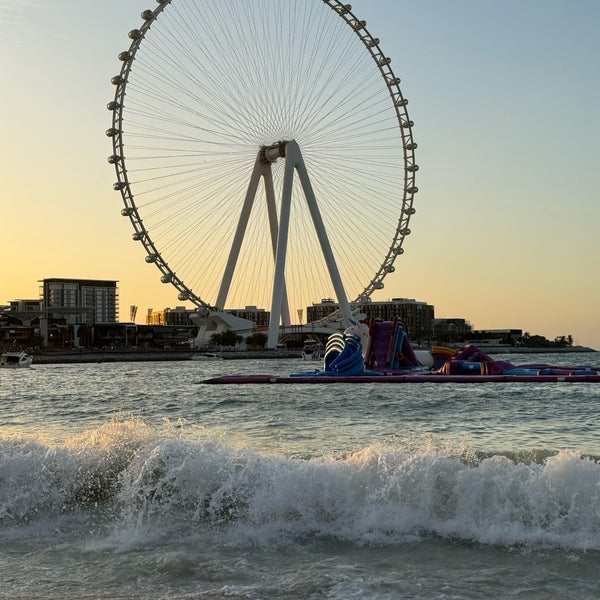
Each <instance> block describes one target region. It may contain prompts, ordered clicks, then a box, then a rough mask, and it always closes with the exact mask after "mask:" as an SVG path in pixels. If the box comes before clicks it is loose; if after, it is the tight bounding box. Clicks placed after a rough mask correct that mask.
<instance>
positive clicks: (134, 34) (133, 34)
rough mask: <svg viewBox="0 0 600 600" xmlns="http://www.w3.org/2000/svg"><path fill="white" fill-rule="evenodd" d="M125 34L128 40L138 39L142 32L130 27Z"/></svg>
mask: <svg viewBox="0 0 600 600" xmlns="http://www.w3.org/2000/svg"><path fill="white" fill-rule="evenodd" d="M127 36H128V37H129V39H130V40H139V39H140V38H141V37H142V32H141V31H140V30H139V29H132V30H131V31H130V32H129V33H128V34H127Z"/></svg>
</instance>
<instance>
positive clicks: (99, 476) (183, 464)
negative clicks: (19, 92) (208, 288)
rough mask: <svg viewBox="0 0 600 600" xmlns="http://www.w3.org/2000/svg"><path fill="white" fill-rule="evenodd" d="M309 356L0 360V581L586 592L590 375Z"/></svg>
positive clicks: (354, 593) (251, 594)
mask: <svg viewBox="0 0 600 600" xmlns="http://www.w3.org/2000/svg"><path fill="white" fill-rule="evenodd" d="M519 358H520V357H519ZM508 359H509V360H511V361H512V362H525V361H524V360H519V361H517V360H516V359H515V356H511V357H509V358H508ZM575 361H576V362H577V364H594V365H595V366H597V364H596V363H598V362H599V361H598V360H597V359H596V355H595V354H583V355H564V356H562V355H561V356H557V355H543V356H535V357H527V362H529V363H533V362H551V363H552V364H555V365H558V364H575ZM312 368H313V365H312V364H311V365H308V363H302V362H301V361H293V360H291V361H290V360H286V361H273V360H270V361H266V362H264V363H259V362H258V361H215V362H194V361H190V362H162V363H97V364H90V365H35V364H34V366H33V367H32V368H31V369H25V370H17V371H7V370H0V402H1V403H2V421H1V423H0V540H1V542H2V544H1V546H0V597H3V598H17V597H19V598H54V597H56V598H83V597H87V598H117V597H118V598H134V599H135V598H202V597H207V598H221V597H228V598H252V599H255V598H264V599H280V598H281V599H284V598H285V599H288V598H289V599H292V598H307V599H313V600H314V599H320V598H339V599H350V598H385V599H388V598H389V599H392V598H457V599H458V598H492V597H495V598H528V599H529V598H536V599H537V598H539V599H546V598H547V599H554V598H569V599H570V598H590V599H591V598H598V597H600V583H599V580H598V576H597V572H598V567H599V566H600V466H599V464H598V459H599V457H600V436H599V431H600V416H599V414H600V413H599V411H598V406H599V401H600V385H597V384H572V383H556V384H549V383H538V384H532V383H505V384H499V383H485V384H471V385H459V384H431V383H422V384H361V385H351V384H339V385H338V384H330V385H301V384H299V385H293V384H292V385H233V386H213V385H206V384H201V383H199V382H201V381H202V380H203V379H205V378H207V377H211V376H214V375H221V374H231V373H273V374H288V373H292V372H298V371H302V370H310V369H312Z"/></svg>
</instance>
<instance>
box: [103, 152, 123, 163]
mask: <svg viewBox="0 0 600 600" xmlns="http://www.w3.org/2000/svg"><path fill="white" fill-rule="evenodd" d="M122 158H123V157H122V156H119V155H118V154H111V155H110V156H109V157H108V158H107V159H106V160H107V161H108V164H109V165H116V164H117V163H118V162H119V161H120V160H121V159H122Z"/></svg>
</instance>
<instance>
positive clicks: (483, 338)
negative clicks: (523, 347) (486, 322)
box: [469, 329, 523, 346]
mask: <svg viewBox="0 0 600 600" xmlns="http://www.w3.org/2000/svg"><path fill="white" fill-rule="evenodd" d="M522 338H523V330H522V329H474V330H473V331H472V332H471V335H470V336H469V342H473V343H474V344H476V345H478V346H486V345H488V346H514V345H516V344H518V343H520V341H521V339H522Z"/></svg>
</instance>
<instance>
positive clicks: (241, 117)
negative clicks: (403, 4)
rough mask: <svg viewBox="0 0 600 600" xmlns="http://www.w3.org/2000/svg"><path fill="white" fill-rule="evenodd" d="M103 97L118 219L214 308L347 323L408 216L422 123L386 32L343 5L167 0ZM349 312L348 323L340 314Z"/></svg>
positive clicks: (194, 296)
mask: <svg viewBox="0 0 600 600" xmlns="http://www.w3.org/2000/svg"><path fill="white" fill-rule="evenodd" d="M157 3H158V6H157V7H156V8H154V9H148V10H145V11H143V12H142V14H141V18H142V22H141V23H140V25H139V27H137V28H135V29H132V30H131V31H130V32H129V38H130V40H131V41H130V45H129V48H128V49H127V50H124V51H123V52H121V53H120V54H119V60H120V61H121V68H120V72H119V74H118V75H116V76H114V77H113V78H112V83H113V85H114V86H115V95H114V99H113V100H112V101H111V102H109V103H108V109H109V110H110V111H111V112H112V126H111V127H110V128H109V129H108V130H107V132H106V134H107V136H109V137H110V138H111V139H112V146H113V152H112V154H111V156H109V159H108V160H109V162H110V163H111V164H113V165H114V167H115V170H116V182H115V184H114V186H113V187H114V189H115V190H117V191H119V192H120V194H121V195H122V199H123V202H124V208H123V209H122V211H121V214H122V215H123V216H124V217H127V218H128V219H129V220H130V221H131V224H132V226H133V239H134V240H135V241H137V242H139V243H140V244H141V245H142V246H143V248H144V251H145V254H146V258H145V260H146V262H147V263H152V264H154V265H156V267H158V269H159V270H160V272H161V274H162V276H161V281H162V282H163V283H165V284H170V285H173V286H174V287H175V288H176V289H177V290H178V292H179V294H178V298H179V300H181V301H189V302H191V303H192V304H194V305H195V306H197V307H199V308H205V309H207V310H227V309H244V308H245V307H248V306H252V307H258V308H265V309H267V310H269V309H270V310H271V318H272V321H276V323H275V326H276V327H278V326H279V322H280V317H281V322H282V323H283V324H284V325H289V324H290V323H289V321H290V315H291V314H296V313H297V311H298V310H299V309H300V310H301V309H303V308H305V307H306V306H310V305H311V304H312V303H315V302H320V301H321V300H323V299H331V300H334V301H336V302H337V303H338V304H339V305H340V307H341V309H342V313H343V316H344V317H348V316H349V314H350V313H349V310H351V308H350V309H348V308H346V310H345V312H344V306H350V307H352V306H354V305H358V304H363V303H365V302H369V301H370V299H371V297H372V295H373V294H374V293H376V292H377V291H379V290H382V289H383V287H384V279H385V278H386V276H387V275H389V274H390V273H392V272H393V271H394V269H395V267H394V261H395V260H396V258H397V257H398V256H399V255H400V254H402V253H403V251H404V249H403V243H404V240H405V237H406V236H407V235H409V234H410V229H409V221H410V218H411V216H412V215H413V214H414V212H415V209H414V207H413V200H414V195H415V194H416V193H417V191H418V189H417V187H416V186H415V172H416V171H417V170H418V166H417V164H416V163H415V157H414V151H415V148H416V147H417V145H416V143H415V142H414V141H413V135H412V126H413V122H412V121H411V120H410V118H409V116H408V113H407V103H408V101H407V100H406V98H404V96H403V94H402V92H401V90H400V79H399V78H397V77H396V75H395V74H394V72H393V71H392V67H391V60H390V58H388V57H387V56H386V55H385V54H384V53H383V51H382V50H381V48H380V43H379V40H378V39H377V38H375V37H373V36H372V35H371V34H370V32H369V30H368V29H367V26H366V22H365V21H362V20H359V18H358V17H357V16H356V15H355V14H354V13H353V11H352V7H351V6H350V5H348V4H342V3H341V2H338V1H337V0H252V2H248V1H247V0H229V1H228V2H223V1H222V0H157ZM346 320H347V319H346Z"/></svg>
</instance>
